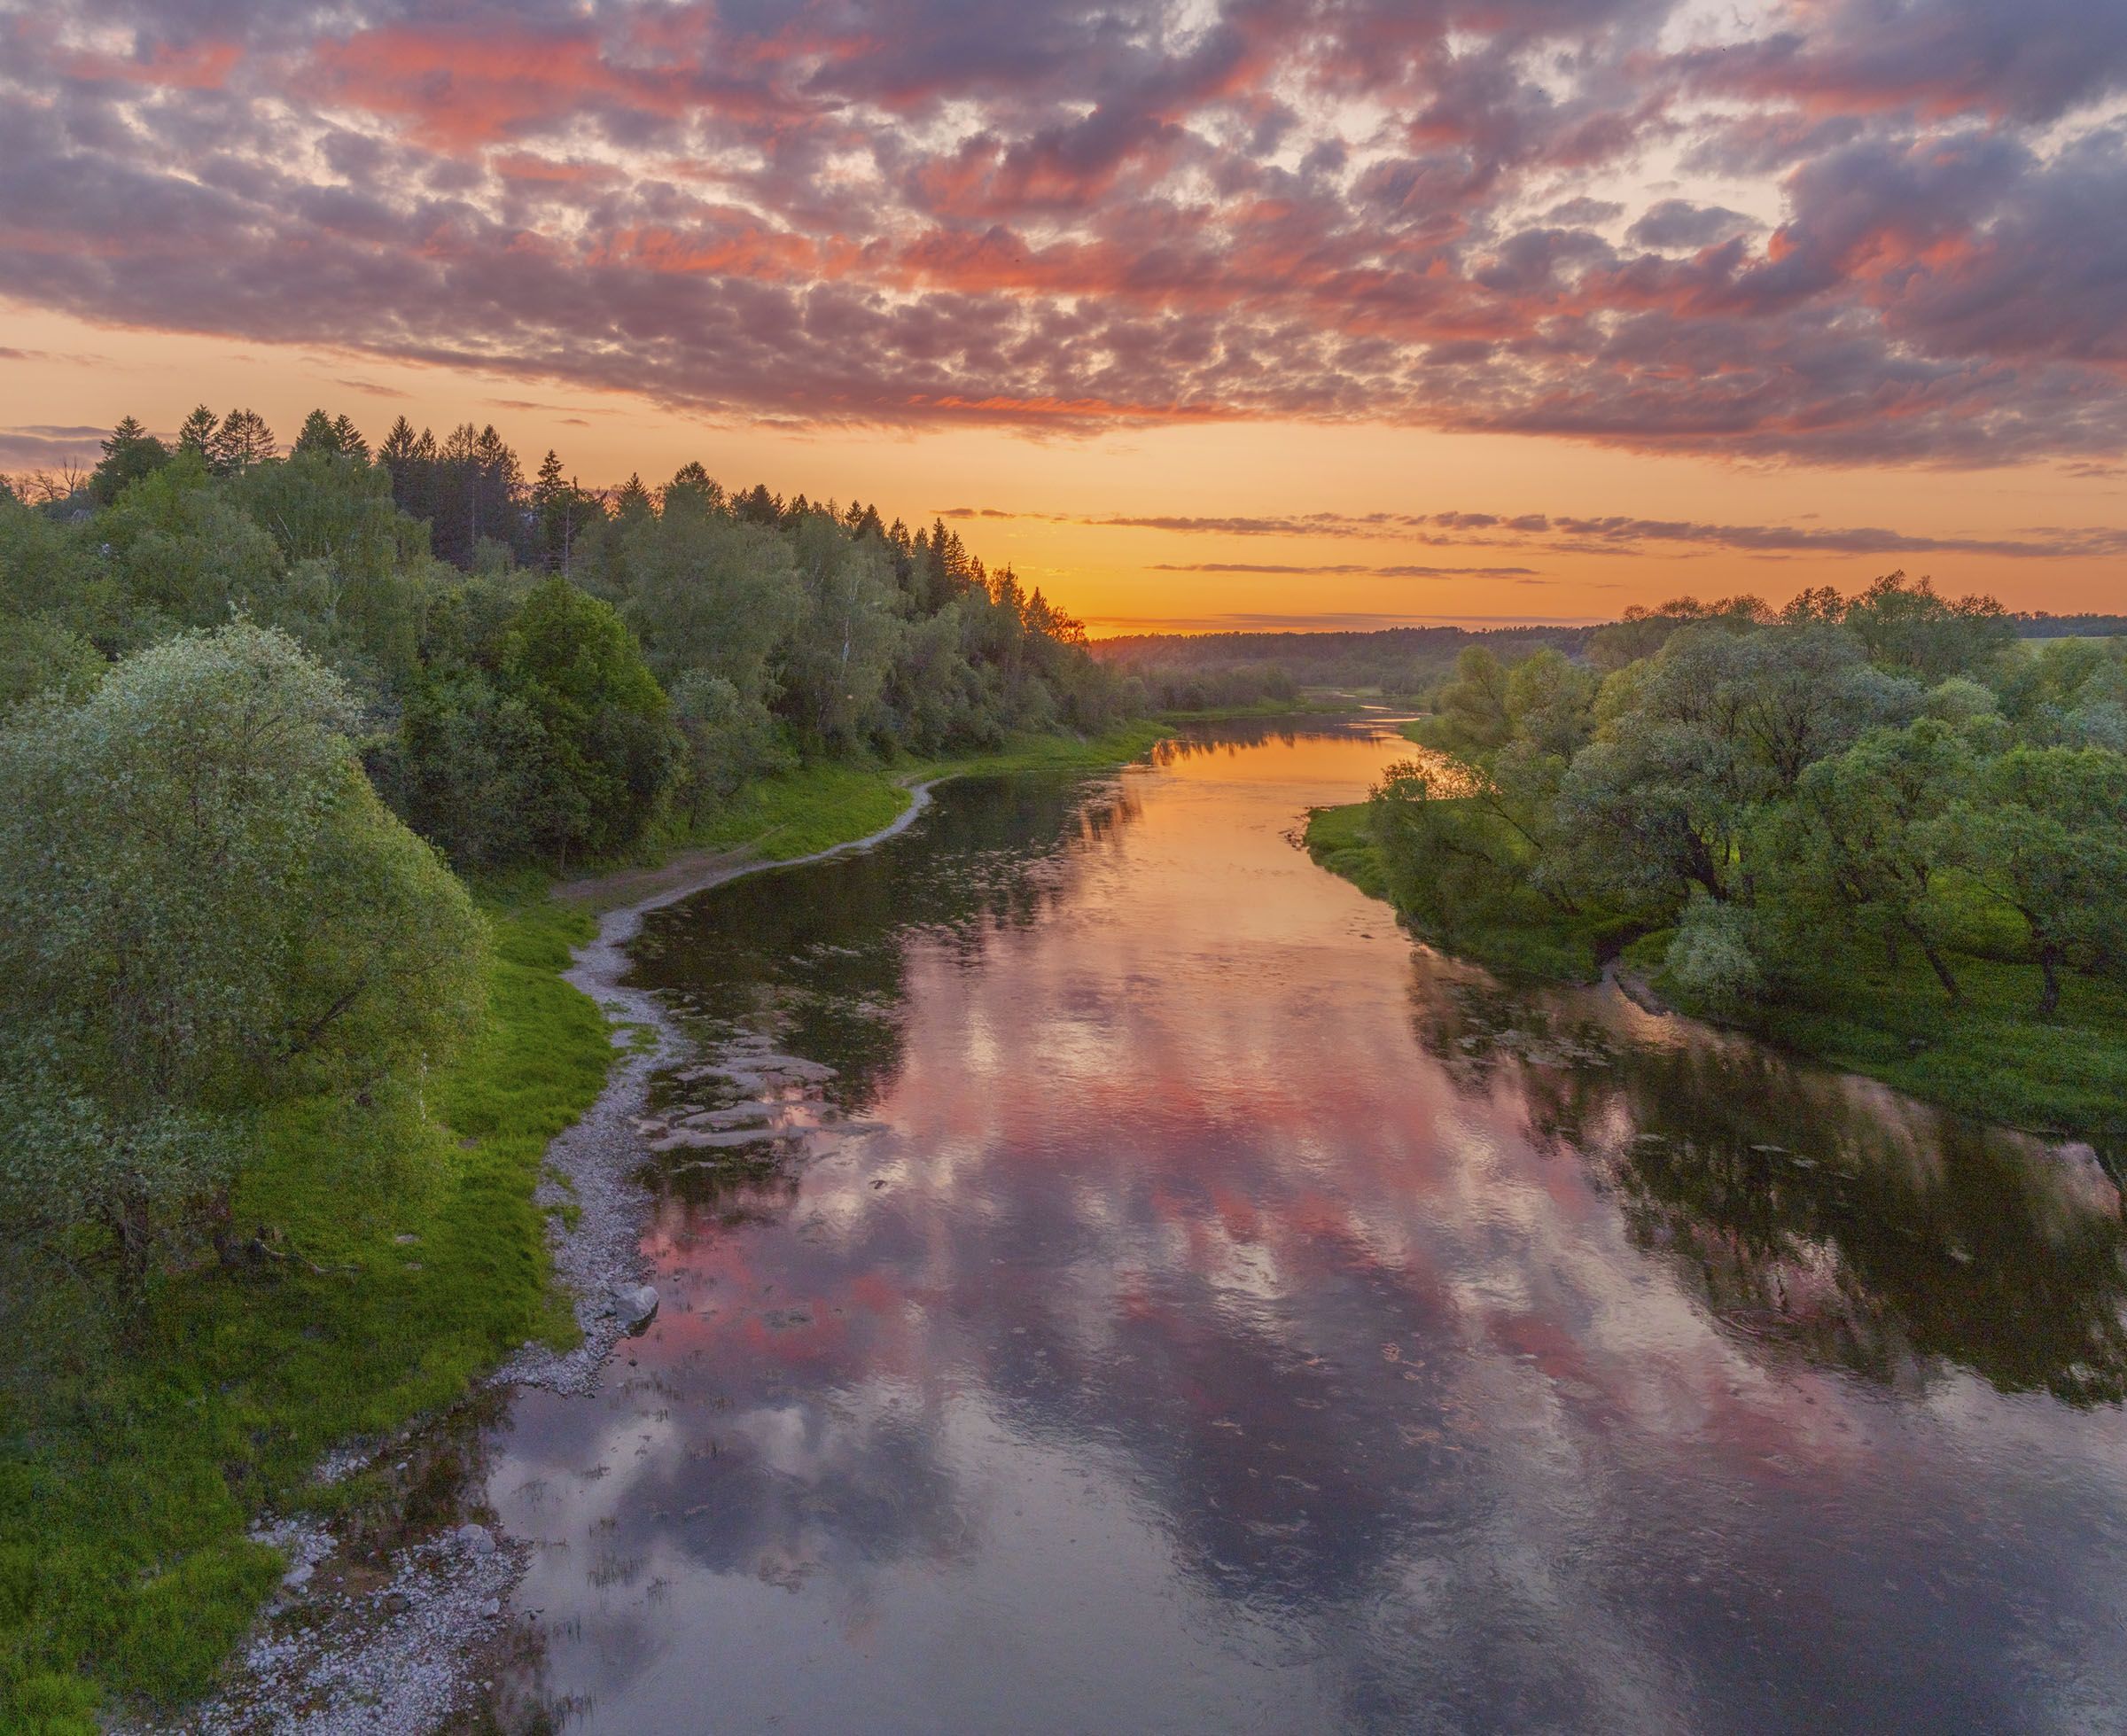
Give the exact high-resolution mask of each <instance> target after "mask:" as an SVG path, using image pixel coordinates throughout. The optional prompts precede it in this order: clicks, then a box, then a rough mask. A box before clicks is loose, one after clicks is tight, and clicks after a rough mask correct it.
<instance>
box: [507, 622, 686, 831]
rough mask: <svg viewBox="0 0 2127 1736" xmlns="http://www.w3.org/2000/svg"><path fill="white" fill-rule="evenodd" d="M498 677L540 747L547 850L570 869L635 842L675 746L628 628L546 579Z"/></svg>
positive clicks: (664, 706) (666, 711) (658, 693)
mask: <svg viewBox="0 0 2127 1736" xmlns="http://www.w3.org/2000/svg"><path fill="white" fill-rule="evenodd" d="M500 673H501V681H500V685H501V687H502V689H503V691H504V692H505V694H507V695H508V696H509V697H511V698H513V699H515V700H517V701H518V703H519V704H521V705H523V707H524V708H525V711H526V714H527V715H528V716H529V717H530V718H531V719H532V720H533V721H534V723H535V724H536V725H537V726H538V728H539V732H540V735H541V738H542V742H543V748H542V753H541V759H542V764H541V797H542V799H541V802H540V805H539V811H538V814H537V816H536V819H537V827H538V842H539V844H540V845H541V848H542V849H543V850H545V851H546V852H548V853H549V854H551V855H552V856H553V858H554V859H555V860H556V861H557V863H561V864H565V863H566V861H567V860H568V857H569V854H570V852H572V851H576V850H583V851H590V852H607V851H612V850H618V849H619V848H621V847H623V846H624V845H627V844H629V843H632V842H633V841H634V840H635V838H636V837H639V836H640V835H641V833H642V831H643V828H644V827H645V826H646V825H647V824H648V823H649V821H650V819H651V814H653V813H654V812H655V810H656V807H657V805H658V798H659V797H660V796H662V795H663V794H664V792H665V790H666V787H667V786H668V785H669V783H670V782H671V780H672V775H673V771H674V759H675V749H674V739H673V729H672V722H671V706H670V705H669V703H668V702H667V700H666V697H665V692H664V689H661V688H660V687H659V686H658V681H657V678H656V676H654V675H653V674H651V671H650V666H649V665H648V664H647V663H645V662H644V661H643V651H642V648H641V647H640V646H639V645H638V644H637V643H636V642H635V635H634V634H631V633H630V632H629V631H628V630H627V623H626V622H624V621H623V620H622V619H620V617H619V615H618V614H617V613H616V612H615V611H613V609H612V606H611V605H610V604H608V603H602V602H600V601H599V600H598V599H597V598H596V597H595V596H588V595H587V594H586V593H585V592H583V591H580V590H579V589H577V588H576V587H575V586H573V585H572V584H570V583H569V582H568V581H567V580H565V579H549V580H546V581H545V582H544V583H543V584H541V585H539V586H537V587H535V588H534V589H533V590H532V592H531V593H530V594H529V595H528V596H526V598H525V602H524V606H523V607H522V609H520V610H519V611H518V614H517V616H516V618H515V619H513V620H512V621H511V622H510V627H509V629H508V631H507V632H506V634H504V636H503V653H502V667H501V672H500Z"/></svg>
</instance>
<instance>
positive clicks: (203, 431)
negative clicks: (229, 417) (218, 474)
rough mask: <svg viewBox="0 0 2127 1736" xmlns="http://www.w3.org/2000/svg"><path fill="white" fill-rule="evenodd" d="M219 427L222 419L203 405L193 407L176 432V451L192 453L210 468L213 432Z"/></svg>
mask: <svg viewBox="0 0 2127 1736" xmlns="http://www.w3.org/2000/svg"><path fill="white" fill-rule="evenodd" d="M221 425H222V418H221V417H220V416H216V415H215V414H214V411H212V410H210V409H207V407H206V405H205V404H196V405H194V406H193V408H192V413H191V415H190V416H186V417H185V418H184V424H183V426H182V427H180V428H179V429H178V430H177V449H178V451H180V452H190V453H192V454H194V455H197V456H198V457H199V460H200V461H201V462H202V463H206V464H208V465H210V466H211V465H212V463H213V454H214V432H215V430H217V429H218V428H220V427H221Z"/></svg>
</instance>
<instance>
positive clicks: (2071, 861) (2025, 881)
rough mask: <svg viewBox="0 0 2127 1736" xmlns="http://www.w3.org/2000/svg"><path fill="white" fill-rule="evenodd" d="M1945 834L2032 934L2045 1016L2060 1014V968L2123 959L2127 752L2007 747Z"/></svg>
mask: <svg viewBox="0 0 2127 1736" xmlns="http://www.w3.org/2000/svg"><path fill="white" fill-rule="evenodd" d="M1942 830H1943V832H1944V836H1945V838H1946V841H1947V850H1948V852H1949V853H1950V855H1951V856H1952V859H1953V860H1956V861H1957V862H1958V863H1959V864H1960V865H1961V866H1963V867H1964V868H1966V869H1967V870H1968V871H1969V872H1970V874H1971V875H1972V876H1973V878H1974V879H1975V881H1977V883H1978V884H1979V885H1980V886H1981V887H1982V888H1983V889H1984V890H1985V891H1987V892H1988V893H1989V894H1990V895H1991V896H1992V897H1994V898H1995V899H1999V900H2000V901H2001V902H2002V903H2003V904H2005V905H2006V906H2008V907H2009V908H2011V909H2013V910H2014V911H2015V912H2016V914H2017V915H2019V916H2021V917H2022V919H2023V921H2024V923H2025V925H2026V926H2027V928H2028V929H2029V930H2030V946H2031V957H2032V959H2033V960H2034V961H2035V962H2036V963H2037V966H2038V971H2039V977H2040V980H2041V983H2042V987H2041V990H2040V993H2039V997H2038V1015H2039V1016H2040V1017H2041V1018H2049V1017H2051V1016H2053V1013H2054V1012H2055V1011H2057V1010H2058V1009H2059V1008H2060V1005H2061V969H2062V968H2063V967H2064V966H2065V965H2066V964H2068V963H2069V962H2070V961H2080V962H2083V963H2084V964H2094V963H2100V962H2109V963H2112V964H2115V965H2116V964H2118V963H2119V962H2121V961H2123V960H2127V756H2123V755H2121V754H2118V753H2113V752H2108V751H2105V750H2103V749H2100V748H2079V749H2078V748H2062V747H2014V748H2011V749H2010V750H2009V751H2007V752H2006V753H2004V754H2002V755H2001V756H2000V757H1999V758H1998V759H1995V760H1993V761H1992V762H1991V763H1990V764H1989V765H1987V766H1986V767H1985V768H1984V769H1983V773H1982V774H1981V776H1980V778H1979V780H1978V783H1977V787H1976V789H1975V790H1972V791H1971V792H1970V793H1969V794H1967V795H1965V796H1964V798H1963V799H1960V800H1959V801H1958V802H1957V804H1956V806H1954V808H1953V809H1952V811H1951V813H1950V814H1949V816H1948V819H1947V821H1946V823H1945V824H1944V827H1943V829H1942Z"/></svg>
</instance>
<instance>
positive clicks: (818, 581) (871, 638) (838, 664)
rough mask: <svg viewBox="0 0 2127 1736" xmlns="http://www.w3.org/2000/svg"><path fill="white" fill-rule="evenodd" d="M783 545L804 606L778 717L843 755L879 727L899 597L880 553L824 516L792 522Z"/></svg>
mask: <svg viewBox="0 0 2127 1736" xmlns="http://www.w3.org/2000/svg"><path fill="white" fill-rule="evenodd" d="M791 540H792V545H793V546H792V553H793V555H794V556H795V557H796V564H797V567H798V578H799V585H800V587H801V589H802V595H803V599H804V601H803V613H802V615H801V617H800V619H799V621H798V623H797V627H796V629H795V631H794V633H793V634H792V636H791V641H790V643H789V647H788V649H787V650H786V651H785V653H784V658H783V686H784V706H785V711H786V714H787V715H789V716H790V717H791V719H792V720H793V721H794V722H795V723H796V724H797V725H798V726H799V728H800V729H801V730H802V731H803V732H804V733H805V734H806V736H811V737H813V738H815V739H817V740H819V741H822V742H825V743H829V744H830V745H831V746H834V747H838V748H843V749H847V748H850V747H853V746H855V745H857V744H858V743H860V742H861V741H862V740H863V739H864V737H865V736H868V735H869V734H870V733H871V732H872V731H873V730H874V729H875V728H877V727H879V726H880V724H881V723H882V722H883V718H882V715H881V712H880V698H881V696H882V695H883V693H884V689H885V686H886V677H887V673H888V670H889V669H890V668H891V666H892V660H893V655H894V651H895V650H896V648H897V647H898V645H899V642H900V615H899V612H898V605H899V604H900V600H901V599H900V588H899V587H898V586H897V585H895V583H894V581H893V570H892V564H891V563H890V562H889V561H888V559H887V558H886V554H885V550H884V548H883V547H882V546H881V545H880V544H879V543H878V542H877V541H874V540H869V539H868V540H866V541H861V542H852V541H850V540H849V538H848V536H847V535H846V534H845V533H844V531H843V530H842V527H841V526H840V525H838V524H837V523H836V522H835V521H834V519H833V518H830V517H829V516H828V515H826V514H825V513H820V512H807V513H806V514H805V515H804V516H803V517H802V518H799V519H797V520H796V522H795V525H794V529H793V532H792V538H791Z"/></svg>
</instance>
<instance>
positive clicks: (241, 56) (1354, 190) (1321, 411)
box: [0, 0, 2127, 540]
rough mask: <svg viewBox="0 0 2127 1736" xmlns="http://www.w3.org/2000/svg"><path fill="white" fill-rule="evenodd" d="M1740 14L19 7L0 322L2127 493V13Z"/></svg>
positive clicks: (724, 408)
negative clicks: (2060, 461)
mask: <svg viewBox="0 0 2127 1736" xmlns="http://www.w3.org/2000/svg"><path fill="white" fill-rule="evenodd" d="M1710 13H1711V9H1706V8H1703V7H1697V6H1692V5H1687V4H1681V0H1222V4H1211V5H1206V4H1194V3H1191V0H1100V3H1099V4H1079V0H870V3H869V4H858V0H723V4H688V3H687V0H679V3H678V4H666V0H657V3H656V4H634V3H633V0H612V4H588V5H579V4H573V0H529V3H528V4H520V5H514V6H510V7H507V8H504V7H501V6H493V7H483V6H478V5H466V4H421V5H415V4H408V3H406V0H334V3H333V4H330V5H316V4H302V0H294V4H277V5H270V6H269V5H266V4H240V0H154V4H148V0H58V4H37V5H35V6H32V5H30V4H25V0H0V296H4V297H9V298H12V299H14V300H18V301H19V302H21V303H26V304H29V305H33V306H38V307H54V308H62V309H65V310H67V311H69V312H72V313H75V314H79V315H86V316H88V317H90V318H92V319H97V320H102V321H108V322H113V323H125V324H129V325H139V326H145V327H149V328H152V329H158V330H168V331H184V332H199V333H213V334H220V335H224V336H228V337H231V338H237V339H245V340H253V341H262V342H300V343H306V344H311V345H316V344H321V343H322V344H330V345H332V346H339V347H341V348H344V349H346V350H348V351H353V352H359V353H366V354H373V355H377V356H382V357H389V358H393V359H397V360H401V361H406V362H438V363H449V364H457V365H467V366H476V367H479V368H482V369H487V370H495V371H496V372H500V373H502V374H504V375H507V376H513V377H516V378H521V379H523V380H525V381H526V383H527V384H531V383H534V382H542V381H546V382H561V383H565V384H566V385H571V386H574V387H577V388H588V389H609V390H615V391H621V392H630V393H643V394H647V395H648V396H650V397H651V398H653V399H654V400H656V401H660V402H663V403H666V404H667V405H670V406H673V407H674V408H677V409H682V410H686V411H690V412H696V413H701V414H705V415H711V416H729V417H736V418H753V419H764V420H771V421H775V420H782V421H790V422H793V423H797V424H807V425H821V424H880V425H892V426H906V427H923V426H938V425H953V424H974V425H986V426H997V427H1004V428H1011V429H1018V430H1022V431H1028V432H1059V433H1075V432H1089V431H1098V430H1102V429H1107V428H1112V427H1116V426H1127V425H1156V424H1166V423H1175V422H1213V421H1223V420H1231V419H1235V418H1259V417H1297V418H1311V419H1320V420H1332V421H1382V422H1391V423H1403V424H1415V425H1423V426H1430V427H1436V428H1442V429H1449V430H1468V431H1486V432H1508V433H1514V432H1519V433H1531V434H1547V435H1557V436H1566V437H1570V438H1575V439H1580V440H1591V441H1597V442H1601V443H1605V444H1609V445H1613V446H1617V447H1622V448H1632V449H1639V450H1647V451H1663V450H1688V451H1692V452H1711V453H1717V454H1726V455H1732V456H1734V457H1737V458H1746V459H1772V460H1800V461H1807V462H1825V463H1951V464H1973V465H1977V464H1988V463H2003V462H2010V461H2015V460H2022V459H2028V458H2032V457H2038V456H2049V455H2058V456H2066V457H2080V458H2083V459H2087V460H2092V461H2099V462H2102V461H2104V460H2106V459H2108V457H2116V455H2117V454H2118V453H2119V452H2120V450H2121V449H2122V448H2123V447H2127V225H2123V224H2122V223H2121V222H2120V221H2119V213H2120V212H2121V211H2122V210H2123V209H2127V135H2123V128H2122V125H2121V121H2120V117H2121V113H2122V97H2123V92H2127V7H2122V6H2121V5H2119V4H2117V0H2021V4H2018V5H2016V6H2014V7H2013V8H2012V7H2007V6H2004V5H2001V4H1998V0H1901V4H1896V5H1891V4H1883V0H1792V3H1791V4H1777V0H1775V3H1774V4H1759V5H1758V6H1757V7H1756V8H1755V9H1751V8H1746V9H1745V10H1744V11H1743V12H1741V13H1737V14H1734V15H1730V14H1729V13H1728V12H1726V11H1724V12H1723V13H1722V16H1721V17H1720V18H1719V19H1714V18H1712V17H1711V15H1710ZM1589 534H1591V535H1592V536H1594V537H1595V538H1597V539H1598V540H1600V539H1601V538H1602V537H1605V536H1608V535H1609V534H1610V533H1609V532H1605V531H1601V530H1597V531H1593V532H1591V533H1589Z"/></svg>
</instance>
